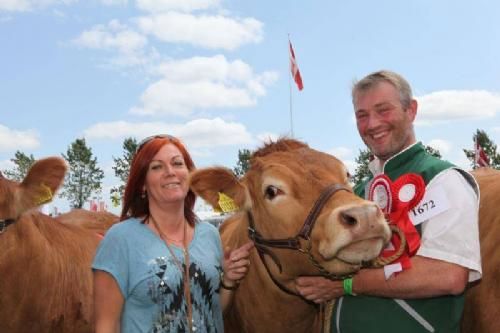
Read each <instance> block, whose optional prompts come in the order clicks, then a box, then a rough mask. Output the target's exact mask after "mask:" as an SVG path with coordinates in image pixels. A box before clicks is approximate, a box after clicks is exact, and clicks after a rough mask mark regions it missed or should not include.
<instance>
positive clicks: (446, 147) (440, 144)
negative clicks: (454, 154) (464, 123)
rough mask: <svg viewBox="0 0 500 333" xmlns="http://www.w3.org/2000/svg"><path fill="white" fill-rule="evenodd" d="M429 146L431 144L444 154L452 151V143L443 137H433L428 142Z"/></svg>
mask: <svg viewBox="0 0 500 333" xmlns="http://www.w3.org/2000/svg"><path fill="white" fill-rule="evenodd" d="M427 145H428V146H431V147H432V148H434V149H437V150H439V152H440V153H441V155H442V156H444V155H447V154H448V153H450V151H451V148H452V144H451V143H450V142H448V141H446V140H441V139H433V140H431V141H429V142H428V143H427Z"/></svg>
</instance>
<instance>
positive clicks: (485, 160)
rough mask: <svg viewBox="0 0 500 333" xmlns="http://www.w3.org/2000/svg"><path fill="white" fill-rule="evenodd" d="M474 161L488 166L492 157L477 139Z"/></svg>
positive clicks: (482, 165) (478, 164)
mask: <svg viewBox="0 0 500 333" xmlns="http://www.w3.org/2000/svg"><path fill="white" fill-rule="evenodd" d="M474 161H475V163H476V165H477V166H478V167H488V166H490V158H489V157H488V155H486V153H485V152H484V149H483V147H481V145H479V142H478V141H477V140H476V142H475V143H474Z"/></svg>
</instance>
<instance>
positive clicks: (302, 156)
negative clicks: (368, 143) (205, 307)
mask: <svg viewBox="0 0 500 333" xmlns="http://www.w3.org/2000/svg"><path fill="white" fill-rule="evenodd" d="M191 186H192V189H193V190H194V191H195V192H196V193H197V194H198V195H199V196H201V197H202V198H203V199H205V200H206V201H207V202H209V203H210V204H211V205H212V206H214V207H216V208H220V207H219V203H218V200H219V199H218V198H219V194H218V193H224V194H225V195H227V196H229V197H231V198H232V199H233V200H234V201H235V203H236V205H237V206H239V207H240V208H241V210H240V212H238V213H236V214H235V215H233V216H232V217H231V218H230V219H229V220H228V221H226V222H224V224H223V226H222V227H221V236H222V242H223V244H224V245H225V246H229V247H231V248H234V247H237V246H240V245H242V244H243V243H245V242H247V241H248V238H249V230H248V228H249V226H250V227H252V230H253V231H252V232H251V236H252V238H253V239H254V241H255V243H256V247H255V249H254V250H253V251H252V253H251V263H252V264H251V267H250V270H249V272H248V275H247V277H246V278H245V279H244V280H243V281H242V282H241V284H240V287H239V289H238V290H237V291H236V292H235V298H234V303H233V304H232V306H230V309H229V310H228V311H227V312H226V314H225V318H224V321H225V328H226V332H229V333H231V332H238V333H239V332H251V333H254V332H258V333H266V332H294V333H300V332H308V333H309V332H318V331H319V325H320V321H319V320H318V313H319V311H318V307H317V306H315V305H312V304H310V303H308V302H306V301H305V300H304V299H302V298H301V297H299V296H298V295H296V288H295V285H294V279H295V278H296V277H298V276H301V275H320V274H322V275H324V274H328V273H330V274H338V275H343V274H348V273H352V272H355V271H356V270H357V269H359V267H360V265H361V264H362V263H363V262H368V261H370V260H372V259H374V258H375V257H376V256H377V255H378V254H379V252H380V250H381V249H382V248H383V246H384V244H385V243H386V242H387V241H388V239H389V234H390V231H389V228H388V226H387V223H386V222H385V220H384V218H383V215H382V214H381V212H380V210H379V209H378V208H377V206H375V204H374V203H372V202H368V201H365V200H362V199H360V198H358V197H357V196H355V195H354V194H353V193H352V192H351V191H350V187H349V185H348V175H347V171H346V168H345V167H344V165H343V164H342V163H341V162H340V161H339V160H337V159H336V158H335V157H333V156H331V155H328V154H324V153H321V152H318V151H315V150H313V149H310V148H309V147H308V146H307V145H305V144H303V143H301V142H298V141H295V140H290V139H282V140H279V141H278V142H276V143H270V144H268V145H265V146H264V147H263V148H261V149H260V150H258V151H257V152H255V153H254V155H253V156H252V159H251V167H250V170H249V171H248V172H247V173H246V175H245V176H244V178H243V179H241V180H239V179H237V178H236V177H235V176H234V174H233V173H232V172H231V171H230V170H228V169H224V168H209V169H202V170H198V171H196V172H195V173H194V174H193V175H192V178H191ZM313 207H315V208H313ZM316 217H317V218H316ZM305 221H307V222H305ZM296 235H300V236H298V237H295V236H296ZM307 239H310V242H308V241H307ZM308 245H310V246H311V248H310V250H309V248H308ZM298 246H300V247H301V250H300V251H299V250H297V249H296V247H298ZM301 251H302V252H301ZM259 252H260V253H261V254H260V255H261V256H262V258H261V257H259ZM267 270H268V271H267ZM332 277H334V276H332ZM338 277H340V276H338ZM273 280H274V281H273Z"/></svg>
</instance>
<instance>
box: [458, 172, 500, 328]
mask: <svg viewBox="0 0 500 333" xmlns="http://www.w3.org/2000/svg"><path fill="white" fill-rule="evenodd" d="M474 176H475V177H476V180H477V182H478V183H479V188H480V191H481V202H480V206H479V238H480V242H481V260H482V267H483V278H482V279H481V281H479V283H476V284H475V285H474V286H473V287H472V288H470V289H468V290H467V292H466V300H465V309H464V317H463V322H462V331H463V332H464V333H498V332H500V320H499V316H500V246H499V243H500V171H499V170H493V169H489V168H481V169H478V170H476V171H474Z"/></svg>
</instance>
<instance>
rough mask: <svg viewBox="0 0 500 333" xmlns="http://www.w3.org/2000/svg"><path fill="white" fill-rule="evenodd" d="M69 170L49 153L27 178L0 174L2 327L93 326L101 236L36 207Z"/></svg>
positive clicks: (79, 330)
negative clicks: (94, 280) (94, 261)
mask: <svg viewBox="0 0 500 333" xmlns="http://www.w3.org/2000/svg"><path fill="white" fill-rule="evenodd" d="M65 172H66V165H65V162H64V161H63V160H62V159H60V158H47V159H43V160H40V161H38V162H36V163H35V164H34V165H33V167H32V168H31V169H30V171H29V173H28V175H27V176H26V178H25V179H24V180H23V182H22V183H17V182H13V181H9V180H7V179H6V178H4V177H3V176H2V175H1V174H0V232H1V234H0V249H1V250H0V277H1V278H0V331H1V332H9V333H26V332H71V333H83V332H88V333H90V332H93V313H92V312H93V310H92V274H91V269H90V265H91V260H92V258H93V256H94V252H95V249H96V246H97V244H98V242H99V240H100V238H99V237H98V236H97V235H96V233H95V231H94V230H92V227H90V228H86V227H84V226H82V225H78V224H77V223H75V224H71V223H69V222H68V221H66V223H61V222H60V221H58V220H56V219H54V218H52V217H49V216H47V215H45V214H42V213H41V212H39V211H38V210H37V209H36V207H38V206H39V205H40V204H42V203H45V202H48V201H50V200H51V199H52V196H53V195H54V193H55V191H56V190H57V189H58V188H59V186H60V185H61V184H62V182H63V180H64V175H65ZM63 219H64V217H63ZM82 224H84V223H82ZM97 229H102V228H97Z"/></svg>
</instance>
